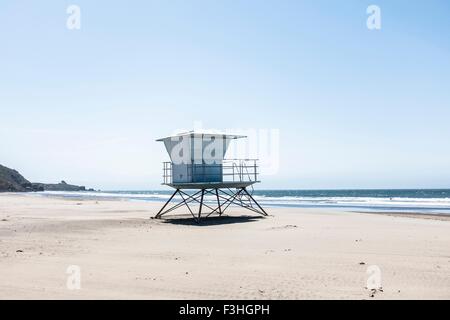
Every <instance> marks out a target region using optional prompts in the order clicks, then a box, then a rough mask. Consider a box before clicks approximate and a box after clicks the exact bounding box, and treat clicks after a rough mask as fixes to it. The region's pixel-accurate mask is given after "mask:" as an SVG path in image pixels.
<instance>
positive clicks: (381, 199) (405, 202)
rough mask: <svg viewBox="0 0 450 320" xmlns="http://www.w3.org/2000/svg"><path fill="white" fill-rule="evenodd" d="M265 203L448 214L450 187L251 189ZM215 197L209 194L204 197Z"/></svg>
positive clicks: (131, 196) (111, 195)
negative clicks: (403, 188) (401, 188)
mask: <svg viewBox="0 0 450 320" xmlns="http://www.w3.org/2000/svg"><path fill="white" fill-rule="evenodd" d="M172 192H173V191H172V190H167V191H104V192H100V191H99V192H41V193H39V194H41V195H44V196H45V195H49V196H52V195H53V196H55V195H57V196H62V197H67V198H80V197H81V198H88V199H92V198H94V199H102V198H103V199H105V198H107V199H128V200H131V201H152V202H155V201H157V202H161V201H167V199H168V198H169V197H170V195H171V193H172ZM253 197H254V198H255V199H256V201H258V202H259V203H260V204H261V205H262V206H265V207H298V208H333V209H338V210H345V211H367V212H398V213H422V214H450V189H405V190H400V189H380V190H255V191H253ZM205 200H206V201H208V202H213V201H215V198H212V196H207V197H205Z"/></svg>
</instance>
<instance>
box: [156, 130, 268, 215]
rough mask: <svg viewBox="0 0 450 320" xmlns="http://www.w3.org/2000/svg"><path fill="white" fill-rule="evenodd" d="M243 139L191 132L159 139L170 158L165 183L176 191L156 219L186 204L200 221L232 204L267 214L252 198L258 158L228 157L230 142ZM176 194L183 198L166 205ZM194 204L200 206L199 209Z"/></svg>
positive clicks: (164, 167)
mask: <svg viewBox="0 0 450 320" xmlns="http://www.w3.org/2000/svg"><path fill="white" fill-rule="evenodd" d="M240 138H246V136H242V135H235V134H227V133H220V132H215V131H189V132H183V133H179V134H176V135H173V136H169V137H165V138H161V139H158V140H156V141H161V142H164V145H165V147H166V150H167V152H168V154H169V157H170V160H171V161H169V162H164V163H163V183H162V184H163V185H167V186H169V187H172V188H174V189H175V192H174V193H173V194H172V195H171V197H170V198H169V200H167V202H166V203H165V204H164V206H163V207H162V208H161V210H160V211H159V212H158V213H157V214H156V216H155V218H156V219H158V218H161V217H162V216H163V215H165V214H166V213H169V212H171V211H173V210H176V209H178V208H180V207H182V206H186V207H187V209H188V210H189V212H190V213H191V214H192V216H193V217H194V219H195V220H196V221H197V222H199V221H200V219H201V218H202V217H209V216H210V215H212V214H217V215H219V216H221V215H222V214H223V213H224V212H225V210H227V208H228V207H229V206H230V205H232V204H233V205H237V206H240V207H242V208H245V209H248V210H250V211H253V212H256V213H259V214H261V215H263V216H267V213H266V212H265V211H264V209H263V208H262V207H261V206H260V205H259V204H258V202H256V200H255V199H254V198H253V197H252V193H253V184H254V183H257V182H259V181H258V165H257V160H256V159H225V153H226V151H227V149H228V146H229V144H230V142H231V141H233V140H236V139H240ZM249 187H250V188H251V190H250V192H249V191H248V190H247V189H248V188H249ZM188 190H194V191H188ZM177 194H178V195H179V200H180V201H179V202H178V203H176V204H174V205H172V206H171V207H169V208H167V207H168V205H169V203H170V202H171V201H172V200H173V199H174V198H175V196H176V195H177ZM193 204H196V205H199V208H198V212H197V211H196V210H193V207H192V205H193ZM205 208H206V209H207V211H205ZM194 211H195V212H194ZM202 215H203V216H202Z"/></svg>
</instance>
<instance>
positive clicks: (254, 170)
mask: <svg viewBox="0 0 450 320" xmlns="http://www.w3.org/2000/svg"><path fill="white" fill-rule="evenodd" d="M221 162H222V163H217V164H187V174H188V179H189V178H191V177H192V175H193V174H194V169H195V176H196V178H199V177H200V178H202V177H203V178H205V179H201V180H205V181H207V180H208V177H213V176H214V177H217V172H215V170H211V169H215V168H217V169H220V170H221V173H222V182H258V176H259V171H258V170H259V166H258V159H224V160H222V161H221ZM211 171H213V173H210V172H211ZM172 183H173V174H172V162H169V161H166V162H163V183H162V184H165V185H170V184H172Z"/></svg>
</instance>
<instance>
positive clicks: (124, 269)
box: [0, 194, 450, 299]
mask: <svg viewBox="0 0 450 320" xmlns="http://www.w3.org/2000/svg"><path fill="white" fill-rule="evenodd" d="M159 207H160V204H159V203H149V202H131V201H119V200H114V201H111V200H108V201H106V200H81V199H60V198H50V197H42V196H37V195H30V194H1V195H0V299H16V298H24V299H450V221H448V220H442V219H421V218H417V217H415V216H413V215H409V216H404V217H402V216H392V215H390V216H387V215H381V214H364V213H356V212H333V211H332V210H329V209H326V210H325V209H284V208H283V209H280V208H269V209H268V212H269V214H270V216H269V217H267V218H260V217H258V216H255V215H249V217H247V218H245V217H244V218H227V217H224V218H213V219H210V220H208V221H207V222H205V223H203V224H202V225H196V224H194V223H192V221H191V220H185V219H173V220H152V219H149V217H150V216H152V215H154V214H155V212H156V211H157V209H158V208H159ZM230 214H231V215H235V216H239V215H241V214H247V212H245V211H242V209H235V208H233V209H232V210H231V211H230ZM72 265H75V266H78V267H79V268H80V269H79V270H80V272H81V273H80V274H81V282H80V283H81V288H80V289H79V290H70V289H68V287H67V279H68V277H69V274H68V273H67V268H68V267H69V266H72ZM373 265H375V266H377V267H378V268H379V270H380V271H381V273H380V275H381V282H382V291H377V292H376V293H375V294H374V296H373V297H371V296H370V295H371V292H370V291H369V290H368V289H367V288H365V287H366V283H367V279H368V277H369V274H368V273H367V269H368V267H370V266H373Z"/></svg>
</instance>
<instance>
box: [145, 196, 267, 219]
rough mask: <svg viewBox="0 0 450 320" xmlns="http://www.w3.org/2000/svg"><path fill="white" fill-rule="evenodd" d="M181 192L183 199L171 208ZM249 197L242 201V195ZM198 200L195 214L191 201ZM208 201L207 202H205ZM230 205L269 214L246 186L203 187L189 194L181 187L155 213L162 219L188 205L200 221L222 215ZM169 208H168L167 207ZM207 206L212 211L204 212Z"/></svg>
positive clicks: (264, 214) (194, 216)
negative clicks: (206, 197) (226, 187)
mask: <svg viewBox="0 0 450 320" xmlns="http://www.w3.org/2000/svg"><path fill="white" fill-rule="evenodd" d="M176 194H179V195H180V198H181V201H179V202H178V203H176V204H174V205H172V206H171V207H170V208H167V207H168V205H169V203H171V202H172V200H173V199H174V198H175V195H176ZM208 194H210V195H212V196H213V197H215V199H214V200H212V201H211V200H206V201H205V195H208ZM243 196H245V197H247V200H248V201H247V200H246V201H245V202H244V201H242V197H243ZM192 202H196V203H198V204H199V206H200V207H199V210H198V214H197V215H195V214H194V212H193V211H192V209H191V207H190V205H189V204H190V203H192ZM205 202H207V203H205ZM215 202H217V206H215V204H214V203H215ZM230 205H236V206H239V207H241V208H245V209H248V210H250V211H253V212H255V213H258V214H261V215H263V216H267V215H268V214H267V212H266V211H265V210H264V209H263V208H262V207H261V206H260V205H259V203H258V202H257V201H256V200H255V199H254V198H253V197H252V195H251V194H250V193H249V192H248V191H247V189H246V188H245V187H242V188H237V189H236V190H235V191H233V190H231V189H227V191H224V190H222V189H221V188H212V189H201V190H199V191H197V192H195V193H193V194H191V195H190V194H188V193H186V192H184V191H181V190H180V189H176V190H175V192H174V193H173V194H172V195H171V197H170V198H169V199H168V200H167V202H166V203H165V204H164V205H163V207H162V208H161V210H159V212H158V213H157V214H156V215H155V217H154V218H155V219H160V218H161V217H162V216H163V215H165V214H166V213H168V212H171V211H173V210H176V209H178V208H180V207H183V206H186V207H187V208H188V210H189V212H190V213H191V214H192V216H193V218H194V219H195V220H196V221H197V222H200V220H201V218H202V214H203V215H204V216H203V218H207V217H209V216H210V215H212V214H215V213H216V214H218V215H219V216H222V214H223V213H224V212H225V211H226V210H227V209H228V207H229V206H230ZM166 208H167V209H166ZM204 208H207V209H209V210H210V211H209V212H204V211H203V209H204Z"/></svg>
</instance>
